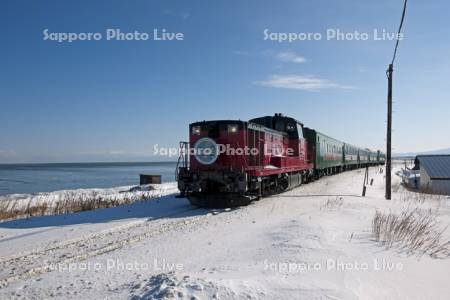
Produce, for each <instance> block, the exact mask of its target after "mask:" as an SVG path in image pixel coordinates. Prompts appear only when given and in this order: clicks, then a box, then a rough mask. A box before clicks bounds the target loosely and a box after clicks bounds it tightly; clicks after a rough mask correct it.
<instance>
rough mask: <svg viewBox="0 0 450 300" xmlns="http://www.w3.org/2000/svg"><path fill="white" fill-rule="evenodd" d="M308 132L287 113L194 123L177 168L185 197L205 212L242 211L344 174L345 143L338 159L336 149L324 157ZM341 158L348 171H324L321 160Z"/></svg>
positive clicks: (179, 182) (179, 183) (181, 145)
mask: <svg viewBox="0 0 450 300" xmlns="http://www.w3.org/2000/svg"><path fill="white" fill-rule="evenodd" d="M308 130H309V131H311V130H310V129H308V128H304V127H303V124H302V123H300V122H299V121H297V120H295V119H294V118H291V117H286V116H283V115H282V114H275V115H274V116H266V117H261V118H256V119H252V120H250V121H248V122H245V121H240V120H237V121H233V120H222V121H203V122H196V123H192V124H190V125H189V132H190V134H189V142H182V143H180V147H181V153H180V159H179V162H178V166H177V181H178V188H179V190H180V193H181V196H186V197H188V199H189V201H190V202H191V203H192V204H194V205H196V206H201V207H231V206H240V205H246V204H248V203H250V202H251V201H252V200H255V199H258V198H259V197H262V196H265V195H269V194H273V193H279V192H282V191H286V190H288V189H291V188H293V187H296V186H299V185H300V184H302V183H307V182H309V181H312V180H314V179H316V178H318V177H320V176H322V175H324V174H332V173H335V172H340V171H342V170H344V169H345V167H346V166H345V149H344V144H342V146H340V147H341V149H338V148H339V146H336V147H335V148H333V151H334V155H330V154H332V153H333V152H330V153H327V151H328V150H331V145H330V148H329V149H325V150H324V151H325V152H324V153H323V155H322V154H321V152H320V153H319V146H318V145H316V141H315V138H314V137H312V138H309V139H308V138H305V137H304V134H305V136H312V135H311V133H310V132H307V131H308ZM314 132H315V131H314ZM318 139H319V138H318ZM316 152H318V153H317V155H318V157H316ZM339 153H340V154H339ZM378 153H379V152H378ZM339 155H340V157H341V158H342V159H341V161H342V166H338V165H336V164H333V167H328V166H326V168H321V167H320V165H319V160H318V159H316V158H319V156H320V157H321V158H322V160H327V157H330V158H333V159H336V157H339ZM322 160H320V161H322ZM338 163H339V162H338ZM377 163H378V162H377ZM359 165H360V164H358V166H359ZM361 165H362V164H361ZM330 166H331V165H330ZM348 167H350V166H348Z"/></svg>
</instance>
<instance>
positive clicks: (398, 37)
mask: <svg viewBox="0 0 450 300" xmlns="http://www.w3.org/2000/svg"><path fill="white" fill-rule="evenodd" d="M407 3H408V0H405V3H404V4H403V13H402V20H401V21H400V26H399V27H398V32H397V42H396V43H395V49H394V55H393V57H392V62H391V64H394V61H395V57H396V56H397V48H398V43H399V42H400V33H401V32H402V27H403V21H404V20H405V14H406V4H407Z"/></svg>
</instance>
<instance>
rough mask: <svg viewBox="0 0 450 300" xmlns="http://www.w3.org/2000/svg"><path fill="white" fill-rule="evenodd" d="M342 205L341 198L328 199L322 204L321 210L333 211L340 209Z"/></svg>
mask: <svg viewBox="0 0 450 300" xmlns="http://www.w3.org/2000/svg"><path fill="white" fill-rule="evenodd" d="M343 204H344V198H343V197H342V196H336V197H328V199H327V201H325V202H324V203H323V204H322V206H321V209H322V208H323V209H329V210H334V209H338V208H340V207H341V206H342V205H343Z"/></svg>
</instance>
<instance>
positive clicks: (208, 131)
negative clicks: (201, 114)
mask: <svg viewBox="0 0 450 300" xmlns="http://www.w3.org/2000/svg"><path fill="white" fill-rule="evenodd" d="M246 130H247V123H246V122H243V121H233V120H231V121H229V120H224V121H203V122H196V123H192V124H190V125H189V143H188V144H187V145H186V146H187V147H186V148H187V149H186V150H185V151H187V152H186V153H185V154H186V155H185V157H186V163H185V165H184V166H181V167H180V168H179V171H178V188H179V190H180V191H181V193H182V194H183V195H185V196H186V197H188V199H189V200H190V201H191V203H192V204H194V205H197V206H206V207H212V206H214V207H220V206H230V205H231V206H232V205H233V203H234V204H235V205H243V203H242V200H246V197H244V194H245V192H246V191H247V186H248V178H247V174H246V172H245V170H246V166H247V160H248V155H250V152H251V149H249V148H248V147H247V141H246Z"/></svg>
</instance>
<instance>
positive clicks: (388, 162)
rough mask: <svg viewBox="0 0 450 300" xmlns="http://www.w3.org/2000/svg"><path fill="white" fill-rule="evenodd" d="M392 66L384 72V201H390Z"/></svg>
mask: <svg viewBox="0 0 450 300" xmlns="http://www.w3.org/2000/svg"><path fill="white" fill-rule="evenodd" d="M393 71H394V65H393V64H389V68H388V70H387V72H386V74H387V78H388V101H387V102H388V109H387V137H386V144H387V145H386V148H387V149H386V195H385V198H386V200H391V169H392V168H391V150H392V146H391V141H392V73H393Z"/></svg>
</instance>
